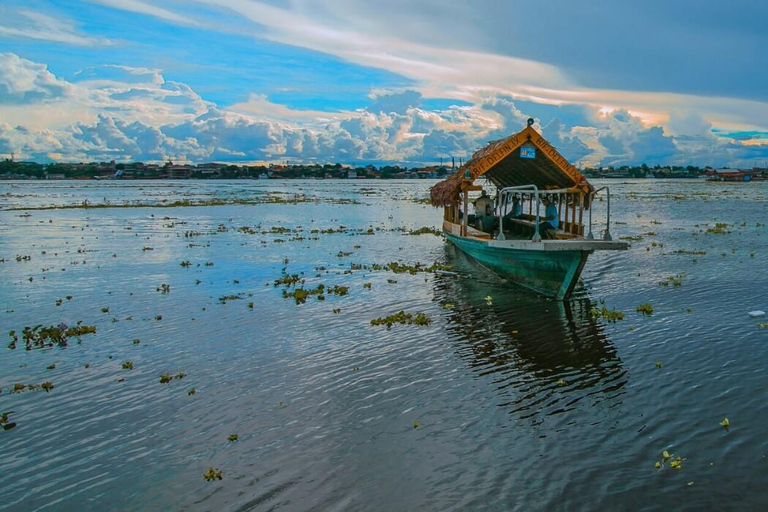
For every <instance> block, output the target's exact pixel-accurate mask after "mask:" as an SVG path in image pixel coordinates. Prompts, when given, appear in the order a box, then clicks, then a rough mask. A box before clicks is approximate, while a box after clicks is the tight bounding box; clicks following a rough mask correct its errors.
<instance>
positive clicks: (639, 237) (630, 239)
mask: <svg viewBox="0 0 768 512" xmlns="http://www.w3.org/2000/svg"><path fill="white" fill-rule="evenodd" d="M642 239H643V236H642V235H634V236H630V235H627V236H620V237H619V240H626V241H628V242H639V241H640V240H642Z"/></svg>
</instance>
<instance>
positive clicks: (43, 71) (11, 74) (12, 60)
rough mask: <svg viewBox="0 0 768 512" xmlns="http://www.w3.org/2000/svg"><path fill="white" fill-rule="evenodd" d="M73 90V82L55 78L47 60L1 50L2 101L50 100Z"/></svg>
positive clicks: (20, 102)
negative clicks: (33, 60)
mask: <svg viewBox="0 0 768 512" xmlns="http://www.w3.org/2000/svg"><path fill="white" fill-rule="evenodd" d="M72 92H73V87H72V85H71V84H69V83H67V82H65V81H63V80H59V79H58V78H56V76H54V75H53V73H51V72H50V71H48V68H47V67H46V66H45V65H44V64H37V63H35V62H32V61H29V60H26V59H22V58H20V57H19V56H18V55H15V54H13V53H0V105H2V104H17V105H19V104H28V103H38V102H44V101H51V100H55V99H58V98H64V97H67V96H70V95H71V94H72Z"/></svg>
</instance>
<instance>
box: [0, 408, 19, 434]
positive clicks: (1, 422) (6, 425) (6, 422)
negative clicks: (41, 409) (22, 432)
mask: <svg viewBox="0 0 768 512" xmlns="http://www.w3.org/2000/svg"><path fill="white" fill-rule="evenodd" d="M11 414H13V411H5V412H3V413H2V414H0V427H3V430H11V429H12V428H14V427H15V426H16V422H13V421H11V419H10V416H11Z"/></svg>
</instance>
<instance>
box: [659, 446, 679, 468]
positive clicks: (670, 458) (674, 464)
mask: <svg viewBox="0 0 768 512" xmlns="http://www.w3.org/2000/svg"><path fill="white" fill-rule="evenodd" d="M683 460H684V459H683V458H682V457H680V456H677V457H675V456H674V455H670V454H669V452H668V451H667V450H664V451H662V452H661V460H660V461H656V462H655V463H654V467H655V468H656V469H661V468H662V467H664V464H667V465H668V466H669V467H670V468H671V469H680V468H682V467H683Z"/></svg>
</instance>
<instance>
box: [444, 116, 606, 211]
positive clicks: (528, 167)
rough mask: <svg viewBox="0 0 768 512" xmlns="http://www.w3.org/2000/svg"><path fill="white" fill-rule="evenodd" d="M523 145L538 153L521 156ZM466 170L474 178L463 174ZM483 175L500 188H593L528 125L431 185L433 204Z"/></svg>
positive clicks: (449, 200)
mask: <svg viewBox="0 0 768 512" xmlns="http://www.w3.org/2000/svg"><path fill="white" fill-rule="evenodd" d="M521 148H531V149H533V150H535V157H533V158H524V157H522V156H521V150H520V149H521ZM525 151H529V150H528V149H526V150H525ZM529 156H530V152H529ZM467 170H469V171H470V173H471V176H472V179H471V180H469V179H465V178H464V174H465V172H466V171H467ZM483 175H485V176H486V177H487V178H488V179H489V180H490V181H491V183H493V184H494V185H496V186H497V187H499V188H502V187H513V186H519V185H536V186H537V187H538V188H539V189H542V190H547V189H559V188H574V187H577V188H580V189H582V190H583V191H584V192H588V191H590V190H592V186H591V185H590V184H589V183H588V182H587V179H586V177H585V176H584V175H583V174H581V173H580V172H579V170H578V169H577V168H576V167H575V166H574V165H572V164H570V163H569V162H568V161H567V160H566V159H565V158H564V157H563V156H562V155H561V154H560V153H558V151H557V150H556V149H555V148H554V147H553V146H552V145H551V144H550V143H549V142H547V141H546V139H544V137H542V136H541V134H540V133H539V132H537V131H536V130H535V129H534V128H533V127H532V126H530V125H529V126H527V127H526V128H525V129H524V130H522V131H521V132H519V133H516V134H514V135H512V136H510V137H508V138H506V139H502V140H498V141H495V142H491V143H490V144H488V145H487V146H486V147H484V148H483V149H481V150H480V151H478V152H476V153H475V154H474V155H472V158H471V159H470V160H469V161H468V162H467V163H465V164H464V165H462V166H461V168H459V170H458V171H456V172H455V173H454V174H452V175H451V176H449V177H448V178H447V179H445V180H443V181H441V182H440V183H438V184H437V185H435V186H434V187H432V190H431V191H430V195H431V199H432V204H433V205H434V206H438V207H439V206H448V205H450V204H453V203H454V202H455V201H456V200H457V199H458V197H459V195H460V194H461V191H462V186H464V184H465V183H471V181H473V180H475V179H477V178H479V177H480V176H483Z"/></svg>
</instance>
